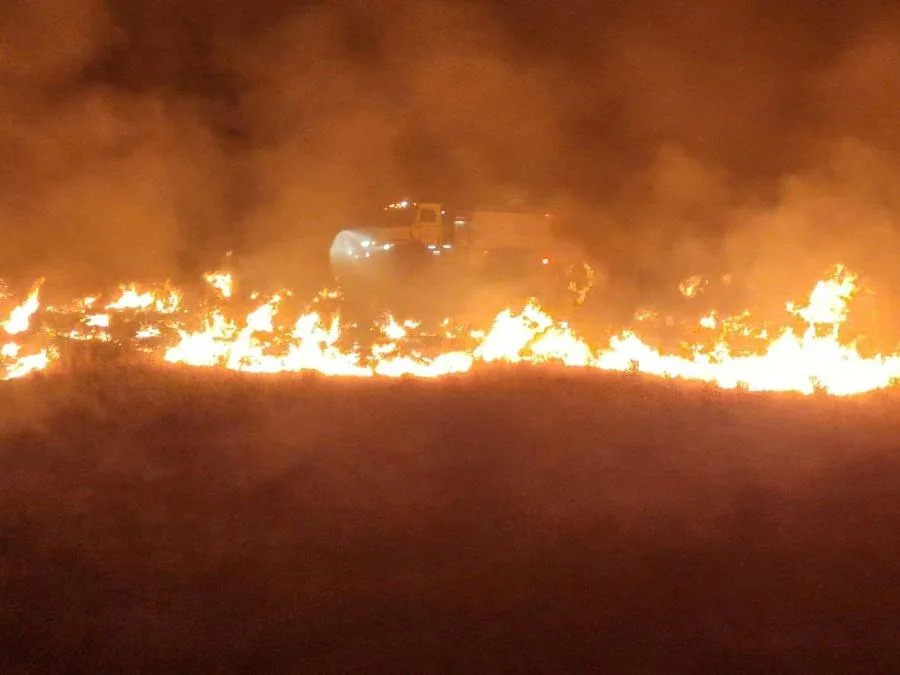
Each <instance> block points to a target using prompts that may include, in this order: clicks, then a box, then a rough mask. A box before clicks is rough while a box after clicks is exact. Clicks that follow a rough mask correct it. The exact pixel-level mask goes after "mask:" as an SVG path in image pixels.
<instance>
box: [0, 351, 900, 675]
mask: <svg viewBox="0 0 900 675" xmlns="http://www.w3.org/2000/svg"><path fill="white" fill-rule="evenodd" d="M0 399H2V406H0V448H2V449H0V595H2V597H3V601H2V603H0V650H2V652H3V653H4V654H5V655H6V657H5V659H4V661H5V664H6V666H7V667H9V668H10V670H11V671H12V672H28V671H46V670H48V669H51V670H65V671H110V670H124V669H127V670H154V671H155V670H172V669H174V670H193V671H200V670H203V671H205V670H214V671H226V672H227V671H248V670H257V671H279V672H281V671H292V672H297V671H299V672H308V671H312V672H329V671H347V670H359V669H364V670H376V671H411V670H413V671H419V672H422V671H434V670H442V671H447V670H460V671H471V670H475V671H482V672H484V671H498V670H526V669H527V670H539V671H541V670H542V671H553V672H560V671H575V670H588V669H601V670H606V671H614V672H623V671H624V672H633V671H647V670H652V671H655V670H666V671H669V672H671V671H673V670H676V671H679V670H682V671H683V670H698V669H699V670H706V669H723V668H728V669H741V670H743V671H745V672H747V671H771V670H772V669H785V668H788V669H794V668H796V669H800V668H802V669H805V670H810V669H814V670H818V671H844V672H846V671H847V670H848V669H849V670H859V669H862V670H867V671H869V672H873V671H879V670H885V671H886V670H889V669H890V667H891V665H892V664H893V663H895V662H896V659H897V658H898V657H900V648H898V646H897V645H898V643H900V640H898V638H900V636H898V619H897V618H896V617H898V616H900V594H898V593H897V590H896V589H897V588H898V587H900V569H898V566H897V562H896V561H897V560H898V558H900V534H898V532H900V530H898V528H897V526H896V523H897V514H898V513H900V490H898V489H897V485H898V484H900V454H898V440H897V439H898V437H900V415H898V412H900V399H898V397H897V395H896V394H895V393H893V392H890V391H888V392H882V393H876V394H870V395H866V396H862V397H856V398H852V399H835V398H829V397H825V396H822V397H818V396H813V397H807V398H804V397H801V396H794V395H770V394H749V393H746V392H728V391H722V390H717V389H714V388H711V387H707V386H702V385H688V384H683V383H674V382H661V381H656V380H651V379H644V378H642V377H639V376H630V375H609V374H598V373H595V372H591V373H579V372H572V371H571V370H568V371H565V372H563V371H556V370H553V369H548V368H540V369H522V368H490V369H486V370H485V371H483V372H474V373H470V374H468V375H465V376H460V377H450V378H446V379H441V380H437V381H422V380H414V379H409V380H406V379H403V380H396V381H385V380H372V381H359V380H336V379H332V378H326V377H319V376H284V375H281V376H276V377H267V376H266V377H257V376H248V375H238V374H229V373H219V372H211V371H184V370H180V369H161V368H143V367H137V366H110V367H105V368H93V369H85V370H82V371H79V372H72V373H56V374H52V373H51V374H47V375H38V376H35V377H33V378H30V379H27V380H22V381H18V382H8V383H2V387H0Z"/></svg>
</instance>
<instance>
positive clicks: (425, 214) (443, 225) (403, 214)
mask: <svg viewBox="0 0 900 675" xmlns="http://www.w3.org/2000/svg"><path fill="white" fill-rule="evenodd" d="M446 215H447V213H446V211H445V210H444V209H443V208H442V206H441V204H437V203H433V202H429V203H425V202H422V203H419V202H412V201H408V200H404V201H401V202H395V203H393V204H388V205H387V206H385V207H384V223H383V225H382V226H381V227H378V228H376V229H375V231H374V232H373V235H374V237H375V239H377V240H378V241H379V242H381V243H401V242H404V241H409V240H412V241H416V242H420V243H422V244H424V245H425V246H435V247H438V248H440V247H442V246H443V245H444V244H445V243H452V234H453V228H452V223H451V222H445V221H449V219H448V218H447V217H446ZM448 225H449V227H448Z"/></svg>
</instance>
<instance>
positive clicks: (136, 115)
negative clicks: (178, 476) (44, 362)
mask: <svg viewBox="0 0 900 675" xmlns="http://www.w3.org/2000/svg"><path fill="white" fill-rule="evenodd" d="M894 5H895V3H891V2H882V3H862V2H858V3H847V2H836V1H830V0H823V1H820V2H816V3H808V2H795V3H792V2H784V1H781V2H774V1H769V0H763V1H755V2H749V1H747V2H729V3H722V2H719V1H716V0H698V1H694V2H672V1H669V0H642V1H637V2H630V3H622V2H594V1H589V0H572V1H569V2H559V1H555V0H533V1H531V2H500V1H496V2H492V3H488V2H459V1H454V2H450V1H449V0H444V1H439V0H434V1H431V2H363V1H362V0H357V1H355V2H354V1H350V0H347V1H334V2H287V0H256V1H254V2H238V1H236V0H232V1H231V2H215V1H213V0H193V1H190V2H189V1H185V0H129V1H128V2H111V1H109V2H102V0H40V1H35V2H29V3H4V6H3V8H2V9H0V35H3V36H4V40H3V42H0V87H2V90H3V91H2V97H0V166H2V171H3V179H2V183H0V223H2V227H3V232H4V239H5V240H6V241H7V246H6V247H5V249H4V251H3V254H2V260H0V263H2V266H3V268H5V269H9V270H13V271H19V272H21V271H28V272H32V271H33V272H35V273H36V272H48V271H49V272H52V271H56V270H59V271H62V270H71V269H88V268H89V269H93V270H98V269H102V270H103V271H104V273H108V274H110V275H113V276H116V275H118V276H122V275H129V274H131V275H138V276H140V275H142V274H155V273H161V272H162V273H168V272H169V271H170V270H172V269H174V268H176V267H178V266H179V265H182V266H183V265H184V264H185V261H190V260H191V259H199V260H201V261H205V260H206V259H207V258H210V257H212V258H213V259H214V258H215V256H218V255H219V253H220V252H221V251H222V250H224V249H225V248H227V247H231V246H237V247H238V249H239V250H242V251H244V252H246V254H247V255H251V256H252V255H256V256H259V257H261V259H266V258H267V257H272V255H270V254H271V252H272V251H278V252H279V253H278V255H275V256H274V258H278V257H279V256H280V257H281V258H284V257H285V256H286V255H287V254H285V253H284V252H285V251H286V250H294V251H296V250H298V249H299V250H301V251H302V250H305V249H304V247H305V244H304V243H303V242H304V238H305V237H313V238H319V239H322V238H327V237H328V234H329V233H330V232H331V231H332V230H333V229H334V228H335V227H338V226H340V225H343V224H345V223H347V222H350V221H352V219H353V218H355V217H357V215H358V214H359V212H361V211H363V210H364V209H366V208H368V207H370V206H371V205H375V204H378V203H380V202H382V201H383V200H386V199H392V198H394V197H396V196H399V195H401V194H405V193H412V194H417V195H426V196H429V197H430V196H434V197H436V198H438V199H442V200H446V201H457V202H466V203H488V202H491V203H497V202H502V201H504V200H521V201H527V202H534V203H541V204H547V205H552V206H553V208H555V209H556V210H557V211H559V212H560V213H563V214H566V216H567V221H568V223H569V227H570V228H571V230H572V231H574V232H576V233H577V234H578V235H579V236H581V237H582V238H583V239H584V241H585V242H586V243H587V244H588V245H589V246H592V247H593V248H594V250H595V251H596V252H597V254H598V256H599V258H600V259H602V260H604V261H605V262H607V263H608V264H609V265H610V266H612V267H617V268H625V269H627V268H636V267H645V268H653V267H661V266H664V265H670V266H673V267H679V268H685V269H689V268H693V267H697V266H698V265H701V263H703V261H706V260H709V259H718V260H726V261H727V262H728V265H729V266H730V267H733V268H736V269H737V270H744V271H748V270H749V271H751V272H760V273H761V270H769V269H772V268H775V269H781V268H783V267H784V264H783V263H784V262H785V261H792V262H793V261H794V260H796V258H797V255H798V252H802V253H803V254H804V259H809V265H810V268H816V266H821V265H822V264H826V262H827V263H830V262H834V260H833V258H834V257H835V256H839V257H841V259H844V260H847V261H849V262H851V263H852V262H854V261H865V263H866V264H867V265H868V266H869V268H871V269H872V270H875V271H878V270H880V269H881V268H884V269H885V270H887V269H891V268H892V267H893V262H892V260H891V258H892V256H891V255H889V254H888V252H889V251H890V248H891V246H894V250H897V248H896V244H900V242H898V241H897V234H896V227H895V222H896V217H897V214H898V213H900V211H898V209H900V187H898V185H900V181H898V180H896V179H897V177H898V156H897V153H898V150H900V124H898V123H897V121H896V120H897V118H896V114H895V105H896V104H895V102H896V101H897V100H900V80H898V77H900V12H898V10H897V8H895V6H894ZM848 232H852V236H849V237H848V236H847V234H848ZM886 238H889V239H890V242H887V241H886ZM673 241H674V242H675V243H674V244H673V243H672V242H673ZM886 243H890V245H886ZM312 248H314V247H310V250H312ZM316 250H318V249H316ZM661 251H664V252H665V256H662V255H661ZM300 255H302V254H300ZM701 266H702V265H701ZM792 266H794V267H795V265H792ZM274 267H275V268H277V265H275V266H274Z"/></svg>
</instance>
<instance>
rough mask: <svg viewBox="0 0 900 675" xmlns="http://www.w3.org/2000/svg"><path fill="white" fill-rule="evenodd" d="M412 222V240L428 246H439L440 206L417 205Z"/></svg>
mask: <svg viewBox="0 0 900 675" xmlns="http://www.w3.org/2000/svg"><path fill="white" fill-rule="evenodd" d="M417 206H418V208H417V209H416V214H415V220H414V221H413V224H412V228H411V234H412V238H413V239H415V240H417V241H421V242H422V243H423V244H426V245H429V246H440V245H441V205H440V204H418V205H417Z"/></svg>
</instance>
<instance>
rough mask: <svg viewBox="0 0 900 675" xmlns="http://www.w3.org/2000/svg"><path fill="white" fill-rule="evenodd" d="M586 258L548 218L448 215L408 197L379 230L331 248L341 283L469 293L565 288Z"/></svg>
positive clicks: (358, 232)
mask: <svg viewBox="0 0 900 675" xmlns="http://www.w3.org/2000/svg"><path fill="white" fill-rule="evenodd" d="M584 258H585V256H584V252H583V250H582V248H581V246H580V245H578V244H577V243H576V242H574V241H572V240H571V239H568V238H566V237H565V236H564V235H562V234H561V233H560V232H559V227H558V224H557V222H556V219H555V218H554V217H553V215H552V214H551V213H547V212H545V211H541V210H536V209H529V210H522V209H491V208H487V209H486V208H476V209H469V210H462V209H455V210H454V209H451V208H450V207H448V206H447V205H444V204H441V203H439V202H416V201H413V200H409V199H405V200H402V201H399V202H394V203H392V204H388V205H387V206H385V207H384V210H383V213H382V217H381V219H380V222H378V223H377V224H375V225H374V226H368V227H365V226H364V227H361V228H358V229H353V230H343V231H341V232H340V233H339V234H338V235H337V236H336V237H335V239H334V241H333V244H332V246H331V265H332V271H333V273H334V275H335V277H336V278H337V279H338V281H339V282H341V283H342V284H344V285H348V284H349V285H357V286H365V287H366V288H368V289H370V290H375V289H377V288H379V287H391V286H394V287H396V286H397V285H398V284H399V285H406V284H409V283H411V282H414V281H415V282H421V283H428V284H431V285H432V287H437V286H440V287H443V288H446V287H447V286H448V284H449V285H450V286H452V287H453V288H455V289H456V291H457V292H461V291H465V292H472V291H473V290H475V289H476V288H478V287H483V286H485V285H490V286H492V287H494V288H496V287H498V286H507V287H515V289H516V291H517V292H518V294H519V295H521V294H529V295H537V296H546V295H547V294H548V293H549V292H550V291H551V289H553V290H558V289H559V288H562V289H564V290H565V289H566V288H567V286H568V284H569V281H568V279H569V277H570V276H571V275H572V274H573V272H574V273H578V272H580V271H581V266H582V264H583V262H584Z"/></svg>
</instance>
